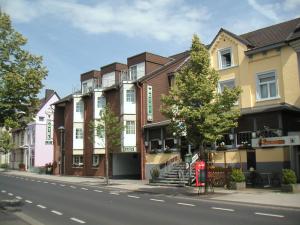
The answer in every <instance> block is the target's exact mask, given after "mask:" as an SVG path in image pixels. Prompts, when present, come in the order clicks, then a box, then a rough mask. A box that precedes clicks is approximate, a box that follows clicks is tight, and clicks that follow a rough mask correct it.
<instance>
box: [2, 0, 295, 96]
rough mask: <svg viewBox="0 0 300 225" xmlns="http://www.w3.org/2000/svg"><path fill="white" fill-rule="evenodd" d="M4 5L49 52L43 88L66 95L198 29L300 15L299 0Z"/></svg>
mask: <svg viewBox="0 0 300 225" xmlns="http://www.w3.org/2000/svg"><path fill="white" fill-rule="evenodd" d="M0 7H1V10H2V11H4V12H6V13H7V14H9V15H10V18H11V20H12V24H13V27H14V28H15V29H16V30H17V31H18V32H20V33H22V34H23V35H24V36H25V37H26V38H27V39H28V42H27V44H26V46H25V48H26V49H27V50H29V51H30V52H31V53H33V54H35V55H41V56H43V60H44V61H43V62H44V65H45V66H46V67H47V69H48V71H49V72H48V76H47V78H46V80H44V82H43V83H44V85H45V87H44V89H45V88H50V89H53V90H55V91H56V92H57V93H58V95H59V96H60V97H64V96H66V95H68V94H71V93H72V92H73V90H74V89H76V88H77V89H78V88H79V87H80V74H82V73H85V72H87V71H90V70H93V69H96V70H99V69H100V67H102V66H105V65H108V64H110V63H113V62H121V63H126V60H127V58H128V57H130V56H133V55H136V54H139V53H142V52H145V51H147V52H151V53H154V54H158V55H162V56H170V55H174V54H176V53H179V52H182V51H185V50H188V49H189V48H190V45H191V39H192V35H193V34H197V35H198V36H199V37H200V39H201V41H202V42H203V43H204V44H209V43H210V42H211V41H212V40H213V38H214V37H215V35H216V34H217V32H218V31H219V29H220V28H221V27H222V28H225V29H227V30H229V31H231V32H233V33H235V34H242V33H246V32H249V31H252V30H256V29H259V28H262V27H266V26H270V25H273V24H276V23H280V22H283V21H287V20H290V19H294V18H297V17H300V0H0ZM44 89H43V90H42V91H41V93H40V97H42V96H43V95H44Z"/></svg>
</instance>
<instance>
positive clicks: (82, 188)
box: [81, 188, 89, 191]
mask: <svg viewBox="0 0 300 225" xmlns="http://www.w3.org/2000/svg"><path fill="white" fill-rule="evenodd" d="M81 189H82V190H85V191H88V190H89V189H87V188H81Z"/></svg>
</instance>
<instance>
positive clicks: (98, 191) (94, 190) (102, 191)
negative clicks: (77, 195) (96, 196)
mask: <svg viewBox="0 0 300 225" xmlns="http://www.w3.org/2000/svg"><path fill="white" fill-rule="evenodd" d="M94 191H95V192H103V191H100V190H94Z"/></svg>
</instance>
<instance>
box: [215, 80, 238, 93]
mask: <svg viewBox="0 0 300 225" xmlns="http://www.w3.org/2000/svg"><path fill="white" fill-rule="evenodd" d="M225 87H227V88H229V89H233V88H234V87H235V83H234V79H232V80H224V81H220V82H219V92H220V93H223V91H224V89H225Z"/></svg>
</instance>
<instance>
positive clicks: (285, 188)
mask: <svg viewBox="0 0 300 225" xmlns="http://www.w3.org/2000/svg"><path fill="white" fill-rule="evenodd" d="M281 191H282V192H291V193H295V192H300V185H297V184H281Z"/></svg>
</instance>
